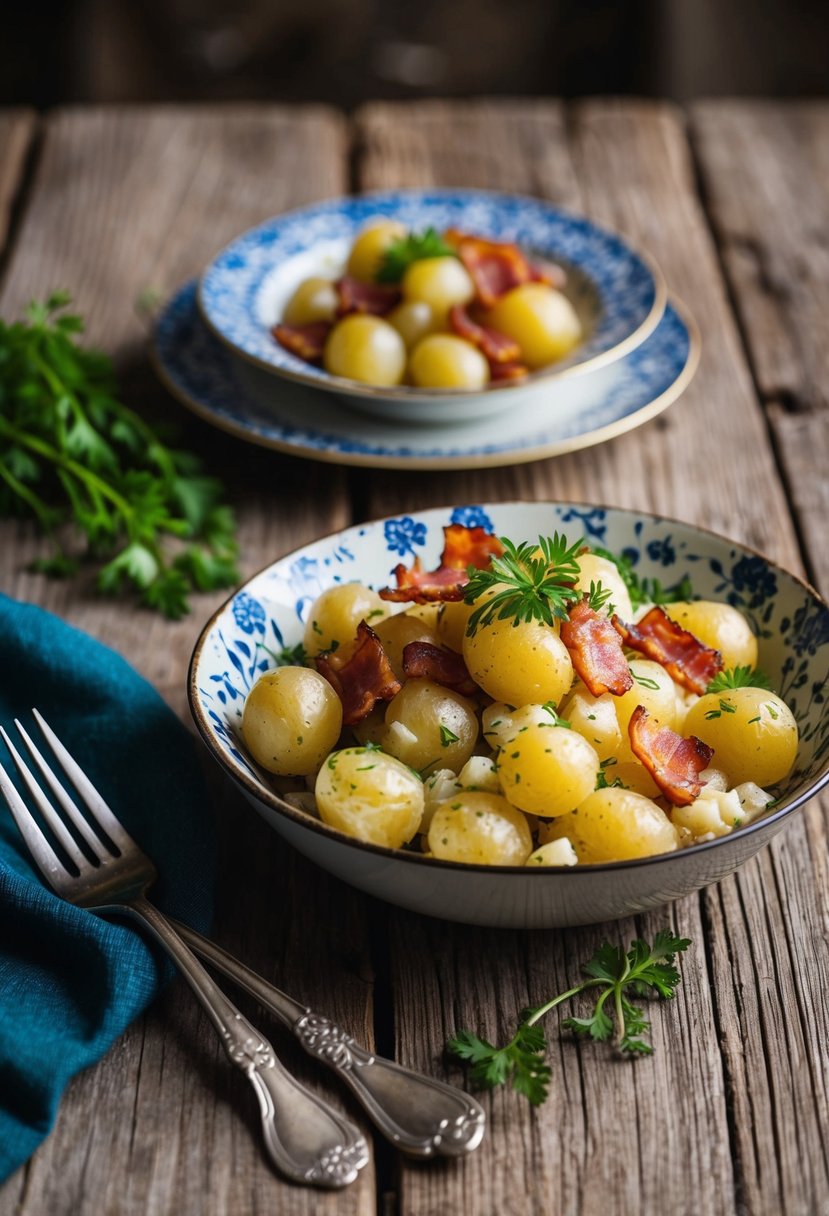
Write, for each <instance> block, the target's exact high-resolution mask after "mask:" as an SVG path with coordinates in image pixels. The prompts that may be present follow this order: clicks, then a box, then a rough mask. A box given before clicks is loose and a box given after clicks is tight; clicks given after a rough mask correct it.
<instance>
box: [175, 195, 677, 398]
mask: <svg viewBox="0 0 829 1216" xmlns="http://www.w3.org/2000/svg"><path fill="white" fill-rule="evenodd" d="M385 216H391V217H393V218H395V219H398V220H400V221H401V222H402V223H403V224H405V226H406V227H407V228H409V229H411V230H414V231H422V230H424V229H426V228H429V227H433V228H436V229H438V230H439V231H440V230H443V229H445V228H459V229H462V230H465V231H467V232H474V233H477V234H480V235H482V236H489V237H493V238H495V239H498V240H507V241H515V242H517V243H518V244H519V245H520V246H521V247H522V248H524V249H527V250H529V251H531V252H533V253H535V254H536V255H538V256H540V257H544V258H550V259H552V260H559V261H562V262H563V263H564V264H565V265H566V266H568V267H571V268H575V270H576V271H577V272H578V277H579V278H580V279H583V280H586V282H587V283H589V284H590V285H591V289H592V293H595V296H596V299H597V303H596V305H595V306H594V308H593V312H594V316H593V318H592V324H591V331H590V332H588V333H587V334H586V336H585V339H584V341H583V342H581V343H580V344H579V347H578V348H577V350H576V351H575V352H574V353H573V355H572V356H571V357H570V358H569V359H567V360H563V361H562V362H561V363H560V364H557V365H556V367H555V368H553V369H549V374H553V375H554V374H560V373H561V372H562V371H564V370H566V369H572V368H573V367H577V366H579V365H586V364H588V363H595V362H596V361H598V360H600V359H602V358H604V357H607V356H608V355H609V354H610V353H611V352H613V351H614V350H615V349H616V348H618V347H620V346H621V345H622V344H625V343H628V342H629V341H630V340H632V339H633V338H634V336H637V335H638V337H639V339H640V340H641V339H642V338H644V337H645V336H646V335H647V333H648V332H649V327H650V329H652V328H653V326H654V325H655V324H656V322H657V321H658V319H659V315H660V312H661V309H662V307H663V306H664V301H665V290H664V283H663V281H662V277H661V274H659V272H658V271H657V270H656V268H655V267H654V266H653V265H652V264H650V263H649V262H647V261H646V260H645V259H644V258H643V257H642V256H641V255H640V254H638V253H636V252H635V251H634V250H633V249H631V248H630V246H629V245H628V244H627V243H626V242H625V241H624V240H622V238H621V237H619V236H617V235H616V234H615V233H612V232H608V231H606V230H605V229H603V228H600V227H598V226H597V225H596V224H593V223H592V222H591V221H590V220H588V219H586V218H584V217H581V216H577V215H571V214H569V213H567V212H565V211H562V210H560V209H559V208H557V207H553V206H551V205H550V204H549V203H545V202H543V201H542V200H540V199H533V198H523V197H520V196H517V195H510V194H496V193H490V192H487V191H479V190H466V191H465V190H451V191H450V190H432V191H407V190H403V191H390V192H386V193H381V194H369V195H362V196H359V197H355V198H339V199H329V200H327V201H325V202H322V203H316V204H314V205H313V206H311V207H305V208H303V209H302V210H299V211H292V212H288V213H287V214H285V215H280V216H275V217H274V218H273V219H270V220H267V221H266V222H265V223H264V224H261V225H259V227H257V228H253V229H251V230H250V231H249V232H246V233H244V234H243V235H242V236H240V237H238V238H237V239H236V240H235V241H233V242H232V243H231V244H230V245H229V246H227V248H226V249H224V250H223V251H222V252H221V253H220V254H219V255H218V256H217V257H216V258H215V259H214V260H213V262H212V263H211V264H210V265H209V266H208V268H207V270H206V271H205V272H204V274H203V275H202V278H201V283H200V289H199V302H200V306H201V309H202V312H203V314H204V316H205V318H206V319H207V322H208V324H209V325H210V326H211V328H212V329H213V330H214V331H215V332H216V333H217V334H219V335H220V336H221V337H222V338H223V339H224V341H226V342H227V343H229V344H230V346H232V347H233V348H235V349H236V350H237V351H239V352H241V353H242V354H244V355H245V356H246V357H247V358H249V359H252V360H254V361H255V362H256V363H258V364H259V365H260V366H263V367H266V368H268V369H271V370H273V371H276V372H279V373H281V374H285V375H289V376H295V377H298V378H300V379H301V380H303V381H305V382H306V383H316V384H318V385H321V386H323V387H325V386H330V385H331V382H332V377H331V376H330V375H329V374H328V373H327V372H325V371H324V370H323V369H322V368H317V367H312V366H311V365H309V364H307V363H305V362H304V361H303V360H302V359H299V358H297V357H296V356H295V355H292V354H291V353H290V352H289V351H286V350H285V349H283V347H281V346H279V345H278V343H277V342H275V341H274V339H273V337H272V335H271V333H270V327H271V326H272V325H273V324H275V322H276V321H278V320H279V315H274V314H273V310H272V309H271V308H270V307H269V305H268V303H267V298H266V297H267V294H268V283H269V280H270V279H271V278H272V276H273V274H274V272H275V271H276V270H278V268H279V267H280V265H282V266H284V265H287V264H288V263H289V261H290V259H292V258H296V257H298V256H300V255H306V254H307V253H308V251H309V250H311V251H313V250H314V249H315V248H316V247H319V248H323V249H326V250H328V249H330V248H334V247H335V246H336V245H337V243H338V242H339V243H340V245H341V247H342V249H343V250H344V249H345V248H346V247H347V245H348V244H349V243H350V242H351V240H353V238H354V236H355V235H356V233H357V232H358V231H359V230H360V228H362V227H363V226H364V225H365V224H366V223H367V222H368V221H369V220H372V219H377V218H380V217H385ZM312 272H313V273H318V270H317V269H315V268H311V269H306V271H305V274H308V273H312ZM546 371H547V369H545V374H546ZM352 389H353V391H354V392H355V393H357V394H359V393H361V392H363V391H364V389H363V388H362V387H361V386H357V385H353V386H352ZM411 391H412V390H410V389H405V388H403V389H398V390H391V391H390V393H389V394H388V395H390V396H391V395H394V393H395V392H397V393H399V394H401V395H405V394H406V393H409V394H410V393H411Z"/></svg>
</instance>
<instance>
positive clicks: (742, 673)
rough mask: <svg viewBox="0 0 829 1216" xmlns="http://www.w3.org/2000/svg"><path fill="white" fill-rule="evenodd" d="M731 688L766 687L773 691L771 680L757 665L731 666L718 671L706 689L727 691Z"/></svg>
mask: <svg viewBox="0 0 829 1216" xmlns="http://www.w3.org/2000/svg"><path fill="white" fill-rule="evenodd" d="M730 688H765V689H767V690H768V692H771V682H770V681H769V678H768V676H767V675H766V673H765V672H764V671H760V670H759V668H757V667H729V668H728V670H727V671H720V672H718V673H717V675H715V676H714V679H713V680H712V681H711V683H710V684H709V685H708V687H707V688H706V690H705V691H706V692H727V691H728V690H729V689H730Z"/></svg>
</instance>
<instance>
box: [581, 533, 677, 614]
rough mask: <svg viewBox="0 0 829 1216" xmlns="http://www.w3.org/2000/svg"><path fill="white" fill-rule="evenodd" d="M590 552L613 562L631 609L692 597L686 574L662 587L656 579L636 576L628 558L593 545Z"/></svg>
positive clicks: (672, 602)
mask: <svg viewBox="0 0 829 1216" xmlns="http://www.w3.org/2000/svg"><path fill="white" fill-rule="evenodd" d="M590 551H591V553H595V554H596V556H597V557H604V558H607V560H608V561H609V562H613V565H614V566H615V567H616V569H617V570H618V571H619V573H620V574H621V576H622V578H623V580H624V583H625V586H626V587H627V589H628V595H629V596H630V602H631V605H632V607H633V608H639V607H641V606H642V604H675V603H677V602H678V601H682V600H690V599H691V597H692V596H693V588H692V586H691V580H690V579H689V578H688V576H687V574H686V575H685V577H684V578H682V579H680V581H679V582H678V583H674V584H673V585H672V586H670V587H663V586H662V583H661V582H660V581H659V579H658V578H644V577H642V575H640V574H637V573H636V571H635V570H634V568H633V562H632V561H631V560H630V558H627V557H624V556H620V555H619V554H617V553H611V552H610V550H609V549H602V548H601V547H599V546H595V545H594V546H591V549H590Z"/></svg>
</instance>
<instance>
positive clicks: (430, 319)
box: [386, 300, 440, 350]
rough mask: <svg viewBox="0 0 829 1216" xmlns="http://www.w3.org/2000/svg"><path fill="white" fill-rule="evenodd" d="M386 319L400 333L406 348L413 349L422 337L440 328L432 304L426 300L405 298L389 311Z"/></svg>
mask: <svg viewBox="0 0 829 1216" xmlns="http://www.w3.org/2000/svg"><path fill="white" fill-rule="evenodd" d="M386 320H387V321H388V323H389V325H393V326H394V328H395V329H396V330H397V332H398V333H399V334H400V337H401V338H402V339H403V341H404V342H405V344H406V350H413V349H414V347H415V346H417V344H418V342H419V341H420V339H421V338H425V337H426V335H427V334H433V333H434V332H435V331H436V330H437V329H439V328H440V325H439V322H438V321H437V319H436V318H435V314H434V312H433V311H432V307H431V305H430V304H427V303H426V301H425V300H404V301H403V303H402V304H398V305H397V307H396V308H393V309H392V310H391V312H390V313H388V315H387V316H386Z"/></svg>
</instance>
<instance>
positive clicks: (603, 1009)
mask: <svg viewBox="0 0 829 1216" xmlns="http://www.w3.org/2000/svg"><path fill="white" fill-rule="evenodd" d="M690 944H691V943H690V941H689V939H688V938H685V937H677V936H676V935H675V934H673V933H672V932H671V931H670V930H669V929H661V930H660V931H659V932H658V933H657V934H656V937H655V938H654V940H653V945H652V946H649V945H648V943H647V942H645V941H641V940H638V939H637V940H636V941H634V942H632V943H631V945H630V949H628V950H627V951H624V950H622V949H621V948H620V947H618V946H612V945H611V944H610V943H609V942H604V943H603V944H602V945H601V946H600V947H599V949H598V950H597V951H596V953H595V954H594V955H593V957H592V958H591V959H590V960H589V961H588V962H587V963H585V964H584V966H583V967H582V971H583V972H584V974H585V975H586V976H587V979H585V980H582V982H581V983H580V984H574V985H573V987H572V988H568V989H567V991H566V992H562V993H559V995H558V996H554V997H553V998H552V999H551V1000H549V1001H546V1002H545V1003H544V1004H543V1005H539V1006H538V1007H537V1008H536V1009H525V1010H524V1012H523V1013H522V1014H521V1020H520V1022H519V1024H518V1027H517V1029H516V1032H515V1034H514V1035H513V1037H512V1038H511V1039H510V1041H509V1043H507V1044H506V1046H505V1047H496V1046H494V1045H493V1044H492V1043H488V1042H487V1041H486V1039H481V1038H479V1037H478V1036H477V1035H475V1034H473V1033H472V1032H471V1031H469V1030H462V1031H460V1032H459V1033H458V1034H457V1035H456V1036H455V1037H454V1038H453V1039H450V1040H449V1043H448V1044H447V1046H448V1049H449V1051H451V1052H452V1053H453V1054H454V1055H456V1056H459V1057H460V1059H462V1060H465V1061H466V1062H467V1063H469V1064H470V1065H471V1068H470V1074H469V1075H470V1079H471V1081H472V1082H473V1084H475V1085H477V1086H479V1087H480V1088H482V1089H494V1088H496V1087H497V1086H499V1085H507V1084H511V1085H512V1088H513V1089H515V1090H517V1091H518V1092H519V1093H522V1094H524V1095H525V1096H526V1097H527V1098H529V1100H530V1102H531V1103H532V1104H533V1105H534V1106H538V1105H540V1104H541V1103H542V1102H543V1101H544V1100H545V1098H546V1097H547V1093H548V1090H549V1084H550V1076H551V1072H550V1068H549V1066H548V1065H547V1064H545V1062H544V1057H545V1053H546V1049H547V1042H546V1039H545V1037H544V1034H543V1032H542V1031H541V1029H540V1027H539V1026H538V1025H537V1023H538V1021H539V1020H540V1019H541V1018H543V1017H544V1015H545V1014H547V1013H549V1012H550V1010H551V1009H554V1008H555V1007H556V1006H557V1005H560V1004H562V1002H564V1001H569V1000H571V999H572V998H573V997H575V996H578V995H579V994H580V993H582V992H588V991H592V992H594V993H595V994H596V1001H595V1005H594V1007H593V1012H592V1014H591V1015H590V1016H589V1017H569V1018H566V1019H565V1020H564V1021H563V1022H562V1026H563V1027H565V1028H566V1029H568V1030H572V1031H573V1032H574V1033H575V1034H576V1035H578V1036H580V1037H584V1038H591V1039H594V1040H596V1041H597V1042H606V1041H607V1040H608V1039H610V1038H611V1036H612V1035H613V1036H614V1044H615V1046H616V1048H617V1050H618V1051H619V1052H621V1053H622V1054H626V1055H630V1056H636V1055H650V1054H651V1053H652V1051H653V1048H652V1046H651V1044H650V1043H649V1042H647V1040H646V1039H645V1038H644V1036H645V1035H647V1034H648V1032H649V1031H650V1022H649V1021H648V1020H647V1019H646V1018H645V1016H644V1014H643V1012H642V1010H641V1009H640V1008H639V1007H638V1006H637V1005H635V1004H634V1003H633V1001H632V1000H631V996H635V997H644V996H649V995H654V996H656V997H659V998H662V999H663V1000H670V999H671V997H673V995H674V991H675V989H676V987H677V985H678V984H679V982H680V974H679V971H678V970H677V967H676V965H675V956H676V955H677V954H680V953H682V952H683V951H684V950H687V948H688V946H690Z"/></svg>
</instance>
